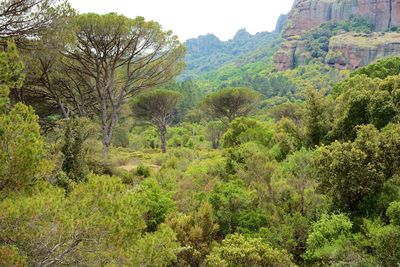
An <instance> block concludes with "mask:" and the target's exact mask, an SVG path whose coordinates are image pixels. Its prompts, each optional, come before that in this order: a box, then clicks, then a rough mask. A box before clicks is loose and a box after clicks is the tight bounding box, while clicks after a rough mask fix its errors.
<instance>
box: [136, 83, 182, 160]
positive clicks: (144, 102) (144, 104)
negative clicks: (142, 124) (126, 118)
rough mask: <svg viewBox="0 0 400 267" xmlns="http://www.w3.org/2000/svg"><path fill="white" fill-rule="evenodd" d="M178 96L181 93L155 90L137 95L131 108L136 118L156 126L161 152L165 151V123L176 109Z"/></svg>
mask: <svg viewBox="0 0 400 267" xmlns="http://www.w3.org/2000/svg"><path fill="white" fill-rule="evenodd" d="M180 98H181V95H180V94H179V93H177V92H172V91H166V90H157V91H153V92H150V93H146V94H143V95H141V96H139V97H138V99H137V101H136V102H135V103H134V105H133V108H132V109H133V114H134V115H135V116H136V117H137V118H141V119H144V120H147V121H149V122H151V123H152V124H153V125H154V126H156V127H157V128H158V130H159V132H160V138H161V150H162V152H163V153H165V152H166V151H167V149H166V133H167V124H168V123H169V122H170V120H171V118H172V115H173V114H174V112H175V111H176V107H177V105H178V102H179V100H180Z"/></svg>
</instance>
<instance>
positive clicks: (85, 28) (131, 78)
mask: <svg viewBox="0 0 400 267" xmlns="http://www.w3.org/2000/svg"><path fill="white" fill-rule="evenodd" d="M77 27H78V30H77V33H76V38H77V42H76V46H75V47H73V48H72V49H69V50H68V51H66V53H65V54H66V56H67V57H68V58H69V59H71V60H72V61H73V63H74V64H70V65H69V70H70V73H74V74H76V76H77V77H82V76H84V78H85V79H83V81H84V82H85V86H86V87H87V88H89V89H90V92H91V94H93V96H94V99H95V103H94V105H93V107H94V113H95V114H96V115H98V116H99V117H100V118H101V125H102V134H103V156H104V157H105V158H106V157H107V156H108V151H109V147H110V143H111V138H112V135H113V130H114V128H115V126H116V124H117V120H118V116H119V113H120V110H121V106H122V105H123V104H124V103H125V102H126V100H127V99H128V98H129V97H132V96H134V95H137V94H138V93H139V92H141V91H143V90H146V89H150V88H153V87H156V86H158V85H161V84H164V83H166V82H168V81H170V80H171V79H172V78H173V77H174V76H176V75H177V74H179V73H180V71H181V70H182V68H183V65H184V64H183V62H182V59H183V55H184V51H185V49H184V47H183V46H182V45H181V44H180V42H179V40H178V38H177V37H176V36H175V35H173V34H172V32H171V31H163V30H162V28H161V26H160V25H159V24H158V23H156V22H153V21H145V20H144V18H142V17H137V18H136V19H129V18H127V17H125V16H122V15H117V14H115V13H110V14H107V15H97V14H85V15H81V16H79V17H78V18H77ZM80 81H82V79H80Z"/></svg>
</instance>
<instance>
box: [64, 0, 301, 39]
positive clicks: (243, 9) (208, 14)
mask: <svg viewBox="0 0 400 267" xmlns="http://www.w3.org/2000/svg"><path fill="white" fill-rule="evenodd" d="M70 3H71V4H72V6H73V7H74V8H76V9H77V10H78V11H79V12H80V13H86V12H96V13H100V14H104V13H109V12H117V13H122V14H124V15H126V16H128V17H132V18H134V17H136V16H143V17H145V18H146V19H147V20H155V21H157V22H159V23H161V25H162V26H163V28H164V29H165V30H172V31H173V32H174V33H175V34H177V35H178V36H179V37H180V39H181V41H185V40H186V39H188V38H193V37H197V36H198V35H202V34H207V33H214V34H215V35H217V36H218V37H219V38H221V39H222V40H228V39H231V38H232V37H233V35H234V34H235V33H236V31H237V30H239V29H241V28H246V29H247V30H248V31H249V32H250V33H251V34H254V33H256V32H260V31H272V30H274V28H275V23H276V21H277V19H278V17H279V15H280V14H286V13H288V12H289V10H290V8H291V6H292V4H293V0H70Z"/></svg>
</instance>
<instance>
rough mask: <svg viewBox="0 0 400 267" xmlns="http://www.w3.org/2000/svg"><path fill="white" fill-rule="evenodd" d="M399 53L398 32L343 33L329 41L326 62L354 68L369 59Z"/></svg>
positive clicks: (368, 61)
mask: <svg viewBox="0 0 400 267" xmlns="http://www.w3.org/2000/svg"><path fill="white" fill-rule="evenodd" d="M399 54H400V33H395V32H390V33H371V34H362V33H345V34H340V35H337V36H334V37H332V38H331V40H330V43H329V53H328V55H327V56H326V59H325V61H326V63H327V64H329V65H331V66H335V67H337V68H341V69H343V68H347V69H356V68H358V67H360V66H364V65H367V64H369V63H370V62H371V61H373V60H375V59H377V58H382V57H386V56H391V55H399Z"/></svg>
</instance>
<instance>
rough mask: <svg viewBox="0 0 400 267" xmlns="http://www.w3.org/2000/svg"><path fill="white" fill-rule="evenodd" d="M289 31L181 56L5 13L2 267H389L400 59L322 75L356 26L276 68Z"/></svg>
mask: <svg viewBox="0 0 400 267" xmlns="http://www.w3.org/2000/svg"><path fill="white" fill-rule="evenodd" d="M304 2H307V0H298V1H295V6H296V4H301V3H303V4H304ZM315 2H316V3H319V1H317V0H316V1H315ZM323 2H324V4H325V3H326V2H328V3H330V4H332V3H336V2H338V3H339V2H340V3H342V1H334V0H329V1H328V0H326V1H325V0H324V1H323ZM327 10H329V9H327ZM296 16H297V15H296ZM291 17H293V15H292V16H289V21H288V23H290V18H291ZM286 19H287V18H286V17H285V16H281V18H280V20H279V23H278V26H277V31H276V32H274V33H267V32H264V33H259V34H256V35H253V36H252V35H250V34H248V33H247V32H246V31H245V30H240V31H239V32H238V33H237V34H236V36H235V37H234V38H233V39H232V40H230V41H227V42H221V41H220V40H218V38H217V37H215V36H213V35H208V36H203V37H199V38H198V39H194V40H189V41H187V42H186V43H185V44H182V43H181V42H180V41H179V38H178V37H177V36H175V35H174V34H173V33H172V32H171V31H169V29H164V28H162V25H160V24H159V23H157V22H155V21H149V20H146V19H145V18H143V17H136V18H129V17H127V16H124V15H120V14H116V13H108V14H96V13H87V14H79V12H77V11H76V10H75V9H74V8H73V6H71V5H70V4H68V2H62V1H58V0H21V1H14V0H3V1H1V0H0V39H1V44H2V46H1V49H0V266H1V267H3V266H5V267H14V266H15V267H22V266H134V267H139V266H140V267H158V266H160V267H170V266H178V267H180V266H182V267H187V266H190V267H203V266H204V267H259V266H271V267H287V266H367V267H369V266H371V267H375V266H390V267H391V266H398V265H399V264H400V153H399V152H400V57H396V56H393V57H383V58H381V59H379V60H376V61H374V62H372V63H370V64H366V65H365V66H359V67H358V68H357V69H356V70H353V69H351V68H350V69H347V68H337V66H336V65H335V64H326V63H327V62H324V61H323V60H321V58H325V57H328V54H329V53H330V51H329V50H328V51H326V49H325V48H326V44H327V43H329V42H330V40H331V39H330V38H333V37H334V38H335V39H334V41H335V42H340V38H341V37H340V36H342V35H337V33H338V32H341V31H343V30H346V28H347V29H348V31H347V34H348V33H349V32H352V31H353V30H354V32H356V31H357V32H363V31H364V30H366V28H365V26H366V25H367V26H368V25H369V26H370V27H371V28H369V29H372V26H371V25H372V24H371V23H372V22H368V21H366V19H365V18H362V19H360V18H356V19H353V18H351V19H349V20H347V19H345V20H344V21H342V22H340V23H337V24H336V23H323V24H321V25H322V26H321V25H318V27H317V28H312V29H311V30H310V31H307V33H305V35H304V37H301V38H304V39H302V42H305V43H306V44H307V46H306V47H307V49H308V51H310V52H315V57H314V59H315V60H311V61H309V62H307V64H299V65H298V66H296V67H295V68H293V69H287V70H285V71H278V70H277V69H276V67H275V65H274V62H273V60H272V57H273V54H274V53H275V52H276V51H277V49H278V48H279V47H280V45H282V44H281V30H283V29H284V26H283V25H285V21H286ZM303 19H304V20H305V19H306V18H302V20H303ZM369 26H368V27H369ZM290 27H293V25H292V26H291V25H289V26H286V28H285V29H286V30H288V29H290ZM374 27H375V26H374ZM350 29H351V30H350ZM392 33H393V32H392ZM344 34H345V35H344V36H347V34H346V33H344ZM385 36H386V34H382V35H380V36H378V35H377V37H376V38H378V39H379V38H380V37H382V38H383V37H385ZM381 41H382V39H379V42H381ZM377 42H378V41H377ZM185 45H186V48H187V49H185ZM185 50H186V54H185ZM185 61H186V68H185ZM189 78H190V79H189Z"/></svg>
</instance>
